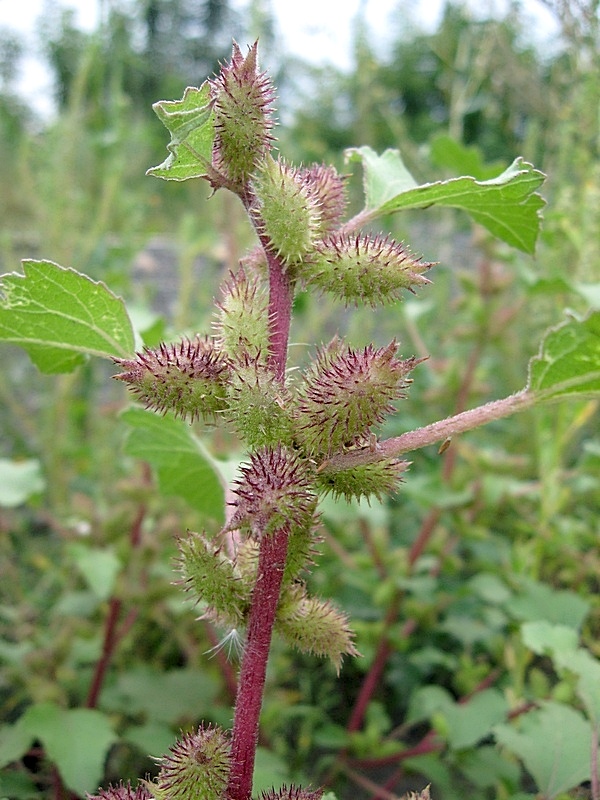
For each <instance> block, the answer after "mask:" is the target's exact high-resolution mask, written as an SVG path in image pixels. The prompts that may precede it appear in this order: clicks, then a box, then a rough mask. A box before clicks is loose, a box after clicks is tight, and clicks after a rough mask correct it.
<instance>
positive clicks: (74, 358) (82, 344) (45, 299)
mask: <svg viewBox="0 0 600 800" xmlns="http://www.w3.org/2000/svg"><path fill="white" fill-rule="evenodd" d="M23 271H24V275H18V274H16V273H12V274H9V275H3V276H2V277H1V278H0V340H3V341H5V342H8V343H11V344H16V345H19V346H20V347H23V348H24V349H25V350H27V352H28V353H29V357H30V358H31V360H32V361H33V363H34V364H35V365H36V366H37V367H38V369H40V370H41V371H42V372H47V373H57V372H71V371H72V370H73V369H75V367H76V366H78V365H79V364H81V363H83V361H84V360H85V356H86V355H93V356H101V357H103V358H110V357H111V356H118V357H121V358H125V357H127V356H131V355H132V353H133V350H134V335H133V329H132V327H131V322H130V320H129V317H128V316H127V311H126V309H125V304H124V303H123V300H122V299H121V298H119V297H116V296H115V295H114V294H113V293H112V292H111V291H109V289H108V288H107V287H106V286H105V285H104V284H103V283H97V282H96V281H93V280H91V279H90V278H88V277H86V276H85V275H81V274H80V273H79V272H76V271H75V270H73V269H65V268H64V267H60V266H58V264H54V263H52V262H51V261H23Z"/></svg>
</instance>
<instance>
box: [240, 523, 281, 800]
mask: <svg viewBox="0 0 600 800" xmlns="http://www.w3.org/2000/svg"><path fill="white" fill-rule="evenodd" d="M287 546H288V531H287V530H286V529H285V528H282V529H280V530H278V531H276V532H275V533H273V534H269V535H268V536H264V537H263V539H262V542H261V546H260V554H259V557H258V570H257V575H256V583H255V585H254V590H253V592H252V605H251V608H250V618H249V620H248V632H247V638H246V647H245V648H244V658H243V661H242V669H241V672H240V679H239V684H238V695H237V700H236V704H235V717H234V723H233V734H232V741H231V771H230V774H229V784H228V787H227V797H228V798H229V799H230V800H249V798H250V796H251V793H252V774H253V771H254V757H255V754H256V745H257V743H258V723H259V719H260V709H261V706H262V697H263V690H264V686H265V676H266V672H267V660H268V657H269V649H270V646H271V634H272V631H273V624H274V622H275V612H276V610H277V603H278V601H279V591H280V589H281V580H282V577H283V570H284V568H285V559H286V556H287Z"/></svg>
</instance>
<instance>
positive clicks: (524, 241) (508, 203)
mask: <svg viewBox="0 0 600 800" xmlns="http://www.w3.org/2000/svg"><path fill="white" fill-rule="evenodd" d="M346 157H347V160H349V161H361V162H362V164H363V169H364V188H365V199H366V211H367V212H369V219H374V218H375V217H380V216H383V215H385V214H393V213H395V212H397V211H402V210H405V209H408V208H426V207H428V206H431V205H441V206H451V207H452V208H460V209H463V210H464V211H466V212H467V213H468V214H470V215H471V217H472V218H473V219H474V220H475V222H478V223H479V224H480V225H483V226H484V227H485V228H487V229H488V230H489V231H490V233H492V234H494V236H496V237H498V238H499V239H502V241H504V242H507V243H508V244H510V245H512V246H513V247H517V248H519V250H523V251H524V252H526V253H533V252H534V250H535V243H536V239H537V236H538V233H539V229H540V222H541V216H540V213H539V212H540V210H541V209H542V208H543V207H544V205H545V200H544V199H543V198H542V197H541V196H540V195H539V194H537V193H536V191H535V190H536V189H537V188H539V187H540V186H541V184H542V183H543V182H544V180H545V175H544V174H543V172H540V171H539V170H536V169H535V168H534V167H533V166H532V165H531V164H529V163H527V162H526V161H523V159H522V158H517V159H515V161H513V163H512V164H511V165H510V166H509V167H508V169H506V170H504V172H503V173H501V174H500V175H498V176H497V177H495V178H492V179H491V180H486V181H478V180H475V178H471V177H461V178H451V179H450V180H446V181H437V182H436V183H426V184H423V185H422V186H419V185H418V184H417V183H416V182H415V180H414V178H413V177H412V176H411V175H410V173H409V172H408V170H407V169H406V167H405V166H404V163H403V161H402V158H401V156H400V153H399V152H398V151H397V150H386V151H385V152H384V153H383V155H381V156H379V155H377V154H376V153H375V152H374V151H373V150H372V149H371V148H370V147H360V148H354V149H351V150H347V151H346Z"/></svg>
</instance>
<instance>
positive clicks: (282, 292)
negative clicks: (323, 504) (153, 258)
mask: <svg viewBox="0 0 600 800" xmlns="http://www.w3.org/2000/svg"><path fill="white" fill-rule="evenodd" d="M259 238H260V239H261V243H262V244H263V247H264V249H265V253H266V256H267V261H268V264H269V325H270V332H269V364H270V365H271V367H272V369H273V371H274V373H275V375H276V377H277V380H278V381H280V383H282V384H283V382H284V379H285V368H286V362H287V348H288V338H289V332H290V322H291V316H292V300H293V284H292V282H291V280H290V278H289V275H288V274H287V272H286V271H285V269H284V267H283V265H282V263H281V262H280V261H279V259H278V258H277V256H276V255H275V254H273V253H272V252H271V251H270V250H269V247H268V242H267V241H266V240H265V239H264V237H262V236H260V235H259ZM287 548H288V531H287V529H285V528H282V529H280V530H278V531H276V532H275V533H272V534H269V535H266V536H263V538H262V540H261V544H260V552H259V556H258V569H257V575H256V583H255V585H254V589H253V592H252V602H251V607H250V615H249V619H248V629H247V635H246V646H245V648H244V656H243V660H242V667H241V671H240V678H239V682H238V693H237V699H236V703H235V713H234V719H233V732H232V738H231V770H230V773H229V782H228V786H227V797H228V798H229V800H250V797H251V794H252V775H253V772H254V759H255V755H256V746H257V744H258V733H259V721H260V710H261V706H262V699H263V692H264V687H265V677H266V673H267V661H268V658H269V650H270V647H271V637H272V634H273V625H274V623H275V613H276V611H277V603H278V602H279V593H280V590H281V581H282V578H283V571H284V568H285V560H286V557H287Z"/></svg>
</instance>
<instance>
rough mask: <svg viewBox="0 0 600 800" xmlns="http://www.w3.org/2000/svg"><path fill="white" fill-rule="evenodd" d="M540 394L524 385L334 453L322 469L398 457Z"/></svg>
mask: <svg viewBox="0 0 600 800" xmlns="http://www.w3.org/2000/svg"><path fill="white" fill-rule="evenodd" d="M537 400H538V398H537V397H536V395H534V394H533V393H532V392H529V391H528V390H527V389H523V390H522V391H520V392H517V394H513V395H511V396H510V397H505V398H503V399H502V400H493V401H492V402H491V403H486V404H485V405H483V406H478V407H477V408H472V409H470V410H469V411H462V412H461V413H460V414H456V415H454V416H452V417H447V418H446V419H442V420H439V421H438V422H432V423H431V425H425V426H424V427H423V428H417V429H416V430H414V431H408V432H407V433H403V434H402V435H401V436H395V437H393V438H392V439H385V440H384V441H382V442H378V443H377V444H376V445H375V446H371V445H369V446H368V447H362V448H360V449H357V450H351V451H349V452H347V453H341V454H339V455H335V456H332V457H331V458H329V459H327V460H326V461H324V462H323V463H322V464H321V465H320V466H319V472H323V473H327V472H339V471H341V470H344V469H351V468H352V467H359V466H364V465H366V464H374V463H376V462H377V461H382V460H384V459H388V458H396V457H397V456H400V455H402V454H403V453H409V452H410V451H411V450H418V449H420V448H421V447H427V446H428V445H431V444H435V443H436V442H439V441H444V440H445V439H448V438H449V437H451V436H456V435H458V434H459V433H465V432H466V431H470V430H473V429H474V428H478V427H480V426H481V425H485V424H486V423H488V422H493V421H494V420H497V419H502V418H503V417H509V416H510V415H511V414H515V413H516V412H517V411H524V410H525V409H526V408H531V406H533V405H534V404H535V403H536V402H537Z"/></svg>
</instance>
